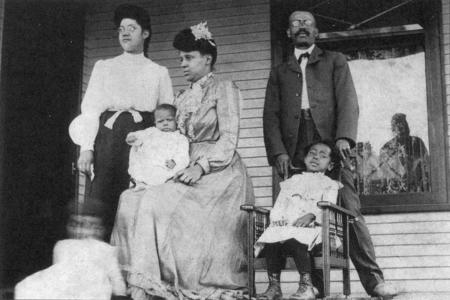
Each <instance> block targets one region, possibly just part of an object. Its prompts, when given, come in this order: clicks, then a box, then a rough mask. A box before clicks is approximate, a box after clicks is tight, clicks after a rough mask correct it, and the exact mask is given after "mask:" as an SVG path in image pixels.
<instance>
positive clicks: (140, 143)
mask: <svg viewBox="0 0 450 300" xmlns="http://www.w3.org/2000/svg"><path fill="white" fill-rule="evenodd" d="M175 115H176V108H175V107H174V106H172V105H170V104H161V105H159V106H158V107H156V109H155V127H150V128H147V129H145V130H140V131H135V132H131V133H129V134H128V136H127V139H126V141H127V143H128V144H129V145H131V146H132V147H131V150H130V163H129V168H128V173H129V174H130V176H131V178H132V180H133V181H134V182H135V184H136V186H137V187H141V186H142V185H158V184H162V183H164V182H166V181H167V180H168V179H170V178H171V177H173V175H175V174H176V173H177V172H178V171H180V170H183V169H184V168H186V167H187V166H188V165H189V141H188V139H187V138H186V137H185V136H184V135H182V134H181V133H180V132H179V131H178V130H177V124H176V121H175Z"/></svg>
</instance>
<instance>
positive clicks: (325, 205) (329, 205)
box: [241, 201, 358, 219]
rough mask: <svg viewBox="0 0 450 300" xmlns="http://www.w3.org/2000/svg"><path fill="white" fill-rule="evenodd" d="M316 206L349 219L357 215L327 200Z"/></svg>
mask: <svg viewBox="0 0 450 300" xmlns="http://www.w3.org/2000/svg"><path fill="white" fill-rule="evenodd" d="M317 206H318V207H319V208H321V209H323V208H330V209H331V210H333V211H338V212H340V213H343V214H345V215H348V216H349V217H350V218H351V219H356V218H357V217H358V216H357V215H356V214H355V213H354V212H352V211H350V210H348V209H345V208H342V207H340V206H337V205H336V204H333V203H331V202H328V201H319V202H318V203H317ZM241 207H242V206H241Z"/></svg>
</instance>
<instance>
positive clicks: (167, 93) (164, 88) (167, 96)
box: [158, 67, 173, 104]
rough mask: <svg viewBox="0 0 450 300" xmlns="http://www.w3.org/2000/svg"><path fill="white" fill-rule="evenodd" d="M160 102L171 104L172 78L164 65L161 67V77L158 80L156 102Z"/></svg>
mask: <svg viewBox="0 0 450 300" xmlns="http://www.w3.org/2000/svg"><path fill="white" fill-rule="evenodd" d="M162 103H168V104H173V88H172V80H171V79H170V76H169V71H168V70H167V68H166V67H161V78H160V82H159V97H158V104H162Z"/></svg>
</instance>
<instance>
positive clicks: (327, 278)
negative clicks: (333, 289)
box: [323, 264, 330, 298]
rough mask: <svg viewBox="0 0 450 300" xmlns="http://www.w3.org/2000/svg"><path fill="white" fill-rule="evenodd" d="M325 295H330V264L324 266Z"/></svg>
mask: <svg viewBox="0 0 450 300" xmlns="http://www.w3.org/2000/svg"><path fill="white" fill-rule="evenodd" d="M323 295H324V297H325V298H326V297H329V296H330V265H329V264H328V265H325V264H324V266H323Z"/></svg>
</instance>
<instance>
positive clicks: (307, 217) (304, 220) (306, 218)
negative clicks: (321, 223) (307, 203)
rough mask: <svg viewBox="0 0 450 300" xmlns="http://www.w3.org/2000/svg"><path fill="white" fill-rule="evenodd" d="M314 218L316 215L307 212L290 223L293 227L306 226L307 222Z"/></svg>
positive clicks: (309, 222)
mask: <svg viewBox="0 0 450 300" xmlns="http://www.w3.org/2000/svg"><path fill="white" fill-rule="evenodd" d="M315 219H316V216H314V215H313V214H311V213H309V214H306V215H304V216H302V217H300V218H298V219H297V220H296V221H295V222H294V224H292V225H293V226H295V227H307V226H309V224H311V223H312V222H314V220H315Z"/></svg>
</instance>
